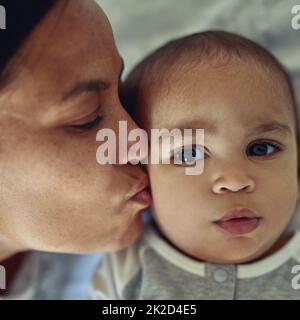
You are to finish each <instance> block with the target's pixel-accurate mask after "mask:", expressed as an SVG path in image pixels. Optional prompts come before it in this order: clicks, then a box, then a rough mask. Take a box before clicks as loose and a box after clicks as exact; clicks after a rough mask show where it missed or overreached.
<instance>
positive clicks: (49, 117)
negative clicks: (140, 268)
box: [0, 0, 147, 252]
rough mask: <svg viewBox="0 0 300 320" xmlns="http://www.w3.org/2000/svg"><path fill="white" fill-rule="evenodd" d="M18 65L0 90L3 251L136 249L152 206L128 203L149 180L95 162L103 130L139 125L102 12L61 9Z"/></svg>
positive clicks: (73, 4) (135, 171)
mask: <svg viewBox="0 0 300 320" xmlns="http://www.w3.org/2000/svg"><path fill="white" fill-rule="evenodd" d="M11 66H12V68H11V70H12V71H13V72H12V74H11V76H12V78H11V79H10V81H9V82H8V83H7V84H6V86H5V87H3V88H2V89H1V91H0V106H1V107H0V127H1V137H0V158H1V164H0V172H1V179H0V186H1V188H0V190H1V191H0V196H1V201H0V230H1V231H0V243H5V244H6V245H7V246H9V247H11V248H15V249H19V250H20V249H21V250H22V249H29V248H30V249H38V250H45V251H58V252H93V251H110V250H115V249H120V248H122V247H124V246H127V245H129V244H131V243H132V242H133V241H134V240H135V239H136V238H137V237H138V236H139V234H140V232H141V230H142V222H141V216H140V211H141V210H142V209H143V208H144V207H145V206H146V205H145V204H141V203H138V202H136V201H133V200H130V198H131V197H132V196H133V195H134V194H135V193H136V192H137V191H138V190H139V189H141V185H142V184H143V183H145V181H146V180H147V176H146V174H145V172H144V171H142V170H141V169H140V167H138V166H133V165H130V164H125V165H99V164H98V163H97V162H96V150H97V147H99V144H100V143H99V142H96V132H97V130H99V129H101V128H111V129H113V130H115V132H116V133H118V130H117V129H118V121H119V120H126V121H127V124H128V130H131V129H134V128H135V127H136V125H135V123H134V122H133V121H132V120H131V119H130V117H129V116H128V114H127V113H126V112H125V111H124V109H123V108H122V106H121V104H120V102H119V98H118V85H119V77H120V72H121V68H122V64H121V58H120V56H119V54H118V52H117V49H116V47H115V44H114V40H113V35H112V31H111V27H110V25H109V23H108V21H107V18H106V17H105V15H104V14H103V12H102V11H101V10H100V9H99V7H98V6H97V5H96V4H95V3H94V2H93V1H81V0H72V1H59V2H58V4H56V6H55V7H54V8H53V9H52V10H51V11H50V12H49V14H48V15H47V16H46V17H45V18H44V19H43V20H42V21H41V22H40V24H39V25H38V26H37V28H36V29H35V30H34V32H32V33H31V34H30V36H29V38H27V40H26V42H25V43H24V44H23V46H22V47H21V48H20V50H19V52H18V53H17V54H16V56H15V57H14V58H13V60H12V61H11ZM14 66H15V67H14ZM129 147H130V143H128V148H129ZM129 160H130V159H129Z"/></svg>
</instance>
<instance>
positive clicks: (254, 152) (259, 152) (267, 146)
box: [247, 141, 281, 157]
mask: <svg viewBox="0 0 300 320" xmlns="http://www.w3.org/2000/svg"><path fill="white" fill-rule="evenodd" d="M280 150H281V147H280V145H279V144H277V143H275V142H268V141H261V142H259V143H255V144H252V145H251V146H250V147H249V149H248V150H247V155H249V156H256V157H263V156H268V155H270V154H273V153H276V152H278V151H280Z"/></svg>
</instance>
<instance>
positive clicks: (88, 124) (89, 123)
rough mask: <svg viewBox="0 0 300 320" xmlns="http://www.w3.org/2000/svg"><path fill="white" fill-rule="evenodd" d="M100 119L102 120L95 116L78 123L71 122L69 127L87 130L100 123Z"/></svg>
mask: <svg viewBox="0 0 300 320" xmlns="http://www.w3.org/2000/svg"><path fill="white" fill-rule="evenodd" d="M101 120H102V117H101V116H96V117H95V118H94V119H93V120H91V121H87V122H82V123H78V124H72V125H69V127H70V128H72V129H75V130H79V131H88V130H91V129H93V128H95V127H96V126H98V124H99V123H100V121H101Z"/></svg>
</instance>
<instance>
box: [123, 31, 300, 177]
mask: <svg viewBox="0 0 300 320" xmlns="http://www.w3.org/2000/svg"><path fill="white" fill-rule="evenodd" d="M191 57H192V59H187V58H191ZM230 61H242V62H244V63H249V64H251V65H253V64H255V65H256V66H258V67H259V68H260V69H263V70H264V71H265V72H266V73H267V74H269V75H270V76H271V77H274V76H277V77H278V78H279V79H282V80H283V81H282V85H283V86H285V87H286V89H287V94H290V99H291V102H292V107H293V113H294V119H295V128H296V135H297V136H296V139H297V155H298V179H299V178H300V150H299V149H300V148H299V141H300V133H299V118H298V111H297V107H296V100H295V95H294V91H293V87H292V83H291V80H290V77H289V75H288V73H287V71H286V70H285V68H284V67H283V66H282V65H281V64H280V63H279V62H278V60H277V59H276V58H275V57H274V56H273V55H272V54H271V53H270V52H269V51H267V50H266V49H265V48H263V47H262V46H260V45H259V44H257V43H255V42H253V41H251V40H249V39H247V38H245V37H243V36H240V35H237V34H234V33H230V32H225V31H219V30H215V31H205V32H199V33H195V34H191V35H188V36H184V37H181V38H178V39H175V40H172V41H170V42H167V43H166V44H165V45H163V46H162V47H160V48H158V49H157V50H154V51H153V52H152V53H150V54H149V55H148V56H146V57H145V58H144V59H143V60H142V61H141V62H140V63H138V64H137V65H136V66H135V67H134V68H133V70H132V71H131V72H130V74H129V75H128V77H127V78H126V80H125V82H124V84H123V86H122V89H121V100H122V103H123V105H124V107H125V108H126V110H127V111H128V113H129V114H130V115H131V116H133V117H135V115H136V111H137V108H138V106H139V105H140V103H141V101H142V98H143V96H144V95H145V93H147V91H148V90H149V88H153V87H155V86H160V85H161V84H162V82H163V81H164V80H165V79H166V77H167V76H168V73H167V71H169V70H175V71H176V70H178V68H180V66H183V67H184V66H185V65H186V64H189V65H190V66H191V68H192V66H193V64H197V65H199V64H206V65H210V64H211V65H220V66H222V65H224V64H225V65H226V63H228V62H230ZM172 68H174V69H172Z"/></svg>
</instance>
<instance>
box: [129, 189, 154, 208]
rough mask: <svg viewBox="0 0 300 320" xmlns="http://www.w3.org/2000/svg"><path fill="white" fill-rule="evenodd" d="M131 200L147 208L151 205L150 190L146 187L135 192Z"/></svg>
mask: <svg viewBox="0 0 300 320" xmlns="http://www.w3.org/2000/svg"><path fill="white" fill-rule="evenodd" d="M131 200H133V201H136V202H139V203H140V204H142V205H144V206H147V207H149V206H150V205H151V203H152V196H151V192H150V188H149V187H146V188H144V189H142V190H141V191H139V192H137V193H136V194H135V195H134V196H133V197H132V198H131Z"/></svg>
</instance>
